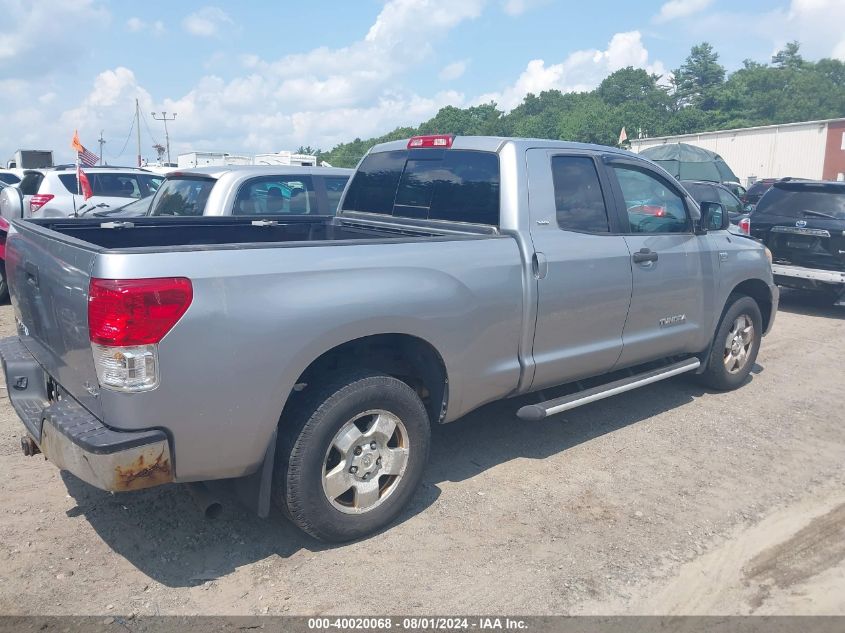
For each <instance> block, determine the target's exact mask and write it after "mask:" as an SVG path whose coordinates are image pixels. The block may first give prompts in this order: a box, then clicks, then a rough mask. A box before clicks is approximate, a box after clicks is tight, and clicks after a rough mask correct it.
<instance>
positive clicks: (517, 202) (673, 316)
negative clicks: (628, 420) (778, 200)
mask: <svg viewBox="0 0 845 633" xmlns="http://www.w3.org/2000/svg"><path fill="white" fill-rule="evenodd" d="M173 177H174V178H189V179H191V181H192V182H195V184H198V185H201V184H202V182H201V181H202V180H203V178H209V177H210V175H208V174H202V173H193V174H184V175H181V176H180V175H178V174H176V175H175V176H173ZM177 189H179V188H178V187H177V186H176V184H173V185H172V186H171V185H165V186H162V187H161V188H160V189H159V190H158V192H157V193H156V194H155V195H156V196H157V197H161V196H163V195H165V194H166V193H167V192H168V191H171V190H177ZM158 202H159V201H157V200H153V202H152V204H153V205H154V206H155V205H156V204H157V203H158ZM178 204H179V199H178V197H174V198H173V199H171V200H169V201H168V205H169V206H168V208H170V209H171V211H172V213H173V217H145V218H132V219H131V221H123V220H121V219H119V220H110V221H104V219H103V218H100V219H81V220H72V221H69V220H62V219H40V220H15V221H13V222H12V227H13V229H12V232H11V235H10V236H9V239H8V242H7V273H8V276H9V283H10V288H11V297H12V305H13V308H14V313H15V319H16V323H17V332H18V334H17V336H14V337H11V338H7V339H4V340H3V341H2V343H0V353H1V354H2V359H3V370H4V371H5V374H6V381H7V384H8V393H9V398H10V400H11V402H12V404H13V405H14V407H15V410H16V411H17V413H18V415H19V416H20V418H21V420H22V422H23V425H24V427H25V429H26V435H25V436H24V437H23V439H22V445H23V446H24V449H25V452H26V453H28V454H35V453H38V452H41V453H43V454H44V456H46V458H47V459H48V460H50V461H51V462H53V463H54V464H55V465H56V466H57V467H58V468H60V469H63V470H67V471H70V472H71V473H72V474H73V475H75V476H76V477H78V478H80V479H82V480H84V481H86V482H88V483H89V484H91V485H93V486H96V487H99V488H102V489H105V490H111V491H126V490H137V489H140V488H147V487H150V486H155V485H159V484H165V483H169V482H209V481H211V480H218V479H224V478H237V480H238V481H240V482H250V483H249V485H248V486H246V489H247V490H249V491H251V492H250V495H252V496H249V499H251V500H252V502H253V506H254V507H255V508H256V510H257V512H258V514H259V516H267V515H268V513H269V510H270V507H271V504H272V503H275V504H276V505H277V506H278V507H279V508H280V509H281V510H282V512H283V513H284V514H285V515H286V516H288V517H289V518H290V520H291V521H292V522H293V523H295V524H296V525H297V526H299V527H300V528H301V529H303V530H304V531H305V532H307V533H309V534H311V535H312V536H314V537H316V538H318V539H322V540H326V541H346V540H350V539H355V538H359V537H362V536H364V535H367V534H371V533H372V532H374V531H376V530H379V529H381V528H382V527H384V526H386V525H387V524H389V523H390V522H391V521H393V520H394V519H395V518H396V517H397V515H398V514H399V513H400V511H401V510H402V508H403V507H404V506H405V505H406V504H407V503H408V501H409V499H410V497H411V496H412V495H413V494H414V491H415V489H416V488H417V486H418V484H419V483H420V480H421V477H422V474H423V469H424V468H425V464H426V459H427V456H428V451H429V435H430V429H431V427H432V426H433V425H436V424H441V423H446V422H452V421H454V420H457V419H459V418H460V417H461V416H463V415H465V414H466V413H468V412H470V411H472V410H473V409H476V408H478V407H479V406H481V405H483V404H485V403H488V402H491V401H495V400H499V399H503V398H510V397H514V396H522V398H521V399H520V401H519V403H520V404H522V405H523V406H521V407H520V408H519V410H518V412H517V414H516V415H517V416H518V417H519V418H521V419H522V420H523V422H522V423H524V424H535V423H537V421H538V420H541V419H543V418H546V417H549V416H554V415H555V414H558V413H560V412H562V411H566V410H568V409H571V408H573V407H577V406H579V405H582V404H585V403H588V402H593V401H596V400H599V399H601V398H605V397H608V396H613V395H615V394H619V393H622V392H624V391H627V390H629V389H633V388H636V387H640V386H642V385H646V384H650V383H654V382H656V381H660V380H663V379H666V378H669V377H671V376H675V375H678V374H684V373H688V374H698V375H699V378H700V379H701V380H703V381H704V383H706V384H707V385H709V386H710V387H712V388H715V389H717V390H731V389H735V388H737V387H739V386H740V385H742V384H743V382H744V381H745V380H746V378H747V376H748V373H749V371H750V370H751V368H752V366H753V365H754V362H755V358H756V356H757V352H758V350H759V347H760V342H761V337H762V336H763V335H764V334H765V333H767V332H768V331H769V330H770V329H771V327H772V323H773V321H774V318H775V313H776V311H777V305H778V291H777V288H776V287H775V285H774V283H773V281H772V272H771V266H770V261H769V259H768V256H767V251H766V249H765V248H764V247H763V246H762V245H761V244H759V243H757V242H756V241H754V240H751V239H749V238H747V237H742V236H737V235H732V234H731V233H729V232H728V231H727V227H728V215H727V213H726V212H725V210H724V209H723V208H722V207H721V206H720V205H719V204H716V203H702V205H701V207H700V208H699V206H697V205H696V204H695V202H694V201H693V200H692V198H691V197H690V196H689V195H688V194H687V193H686V191H685V190H684V189H683V188H682V187H681V186H680V184H679V183H678V182H677V181H675V179H673V178H672V177H671V176H669V175H668V174H667V173H666V172H665V171H663V170H662V169H661V168H660V167H657V166H656V165H654V164H653V163H651V162H649V161H647V160H645V159H642V158H639V157H637V156H636V155H634V154H631V153H628V152H624V151H621V150H616V149H612V148H609V147H600V146H595V145H582V144H574V143H566V142H558V141H542V140H527V139H508V138H493V137H462V136H457V137H456V136H451V135H434V136H422V137H414V138H411V139H409V140H406V141H396V142H389V143H384V144H381V145H377V146H375V147H374V148H373V149H372V150H370V152H369V153H368V154H367V155H366V156H365V157H364V158H363V159H362V160H361V162H360V164H359V166H358V168H357V170H356V172H355V174H354V176H353V177H352V179H351V180H350V182H349V184H348V185H347V187H346V189H345V191H344V193H343V196H342V197H341V200H340V204H339V209H338V213H337V215H336V216H332V217H316V216H290V217H287V218H282V219H278V218H273V219H272V220H263V219H261V220H256V219H254V218H248V217H196V218H185V217H180V213H179V210H178V209H175V208H174V205H178ZM553 386H560V388H559V389H555V390H554V393H555V395H556V397H555V398H554V399H552V400H545V401H544V400H543V399H542V397H541V396H539V395H537V394H539V393H542V392H543V391H542V390H545V389H546V388H549V387H553ZM530 394H534V395H530ZM597 415H600V410H598V411H597Z"/></svg>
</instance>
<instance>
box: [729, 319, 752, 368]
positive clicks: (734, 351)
mask: <svg viewBox="0 0 845 633" xmlns="http://www.w3.org/2000/svg"><path fill="white" fill-rule="evenodd" d="M753 344H754V323H753V322H752V321H751V318H750V317H749V316H748V315H746V314H740V315H739V316H738V317H737V318H736V319H735V320H734V322H733V325H731V329H730V330H728V336H727V338H726V339H725V354H724V360H725V369H727V370H728V373H729V374H736V373H738V372H740V371H742V369H743V367H745V364H746V363H747V362H748V354H749V352H750V351H751V346H752V345H753Z"/></svg>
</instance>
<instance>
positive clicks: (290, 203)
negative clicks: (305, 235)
mask: <svg viewBox="0 0 845 633" xmlns="http://www.w3.org/2000/svg"><path fill="white" fill-rule="evenodd" d="M316 212H317V203H316V198H315V196H314V185H313V183H312V181H311V176H299V175H291V176H264V177H261V178H253V179H252V180H249V181H247V182H246V183H245V184H244V185H242V186H241V188H240V189H239V190H238V196H237V198H236V200H235V207H234V209H233V214H234V215H278V214H296V215H302V214H308V213H316Z"/></svg>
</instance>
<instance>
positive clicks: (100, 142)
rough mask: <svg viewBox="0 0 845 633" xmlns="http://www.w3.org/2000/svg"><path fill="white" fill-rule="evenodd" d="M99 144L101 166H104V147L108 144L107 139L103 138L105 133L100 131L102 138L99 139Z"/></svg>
mask: <svg viewBox="0 0 845 633" xmlns="http://www.w3.org/2000/svg"><path fill="white" fill-rule="evenodd" d="M97 142H98V143H99V144H100V165H102V164H103V145H105V144H106V139H104V138H103V131H102V130H100V138H98V139H97Z"/></svg>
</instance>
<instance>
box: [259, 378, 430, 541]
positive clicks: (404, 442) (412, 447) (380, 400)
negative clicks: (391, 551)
mask: <svg viewBox="0 0 845 633" xmlns="http://www.w3.org/2000/svg"><path fill="white" fill-rule="evenodd" d="M309 390H313V392H312V393H310V394H309V393H308V392H307V391H306V392H304V393H302V394H300V397H301V400H300V402H298V403H296V404H295V405H293V406H292V409H293V410H292V411H291V414H290V415H289V416H288V415H286V416H285V417H286V418H287V419H283V420H282V423H281V424H282V428H281V433H280V440H279V449H280V450H279V455H278V461H277V467H276V472H275V480H274V497H275V499H276V502H277V503H278V504H279V505H280V506H281V507H282V509H283V510H284V511H285V513H286V514H287V515H288V516H289V517H290V519H291V520H292V521H293V522H294V523H295V524H296V525H297V526H298V527H300V528H301V529H302V530H304V531H305V532H307V533H308V534H310V535H312V536H314V537H315V538H318V539H320V540H324V541H335V542H337V541H349V540H352V539H356V538H360V537H362V536H366V535H367V534H371V533H372V532H375V531H377V530H379V529H380V528H382V527H384V526H385V525H387V524H388V523H390V522H391V521H392V520H393V519H395V518H396V516H397V515H398V514H399V513H400V512H401V510H402V508H403V507H404V506H405V505H406V504H407V502H408V500H409V499H410V498H411V496H412V495H413V493H414V490H416V488H417V486H418V485H419V482H420V480H421V479H422V474H423V470H424V468H425V463H426V461H427V458H428V447H429V437H430V426H429V420H428V414H427V413H426V410H425V407H424V406H423V403H422V402H421V401H420V399H419V397H418V396H417V394H416V393H415V392H414V390H413V389H411V388H410V387H409V386H408V385H407V384H405V383H404V382H402V381H400V380H397V379H396V378H392V377H390V376H385V375H381V374H372V373H362V372H355V373H347V374H344V375H342V376H338V378H337V379H335V380H333V381H332V382H331V383H330V384H327V385H325V386H323V387H320V386H318V385H315V386H314V387H310V388H309Z"/></svg>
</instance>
